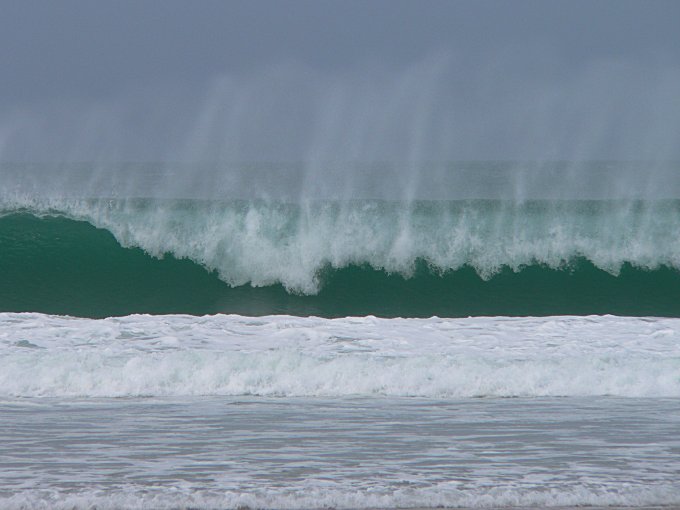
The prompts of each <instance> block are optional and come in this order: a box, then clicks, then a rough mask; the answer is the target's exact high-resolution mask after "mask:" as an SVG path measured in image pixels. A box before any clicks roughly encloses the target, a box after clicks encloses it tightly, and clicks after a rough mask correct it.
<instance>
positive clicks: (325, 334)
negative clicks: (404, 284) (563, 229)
mask: <svg viewBox="0 0 680 510" xmlns="http://www.w3.org/2000/svg"><path fill="white" fill-rule="evenodd" d="M679 337H680V319H673V318H667V319H666V318H656V317H616V316H554V317H470V318H460V319H447V318H437V317H432V318H429V319H408V318H394V319H383V318H377V317H372V316H368V317H346V318H339V319H324V318H317V317H295V316H262V317H248V316H240V315H214V316H202V317H196V316H189V315H165V316H153V315H130V316H123V317H112V318H107V319H88V318H77V317H68V316H54V315H45V314H39V313H2V314H0V444H2V448H0V506H2V507H3V508H9V509H25V508H57V509H80V508H83V509H84V508H94V507H96V508H102V509H116V508H139V509H141V508H145V509H146V508H154V509H180V508H225V509H226V508H244V507H249V508H290V509H315V508H329V507H332V508H419V507H439V506H444V507H467V508H489V507H494V508H498V507H536V506H539V507H571V506H583V505H585V506H612V505H614V506H637V507H643V506H645V507H646V506H658V505H664V506H669V505H670V506H672V505H678V504H680V488H679V486H678V484H677V480H678V474H680V463H679V462H678V459H679V458H680V456H679V455H678V452H679V451H680V442H679V441H678V438H677V426H678V423H680V407H679V406H678V401H679V400H678V397H680V342H679V341H678V340H679ZM46 459H49V460H46ZM84 473H87V474H86V476H84Z"/></svg>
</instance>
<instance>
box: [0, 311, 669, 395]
mask: <svg viewBox="0 0 680 510" xmlns="http://www.w3.org/2000/svg"><path fill="white" fill-rule="evenodd" d="M186 395H266V396H352V395H357V396H414V397H430V398H466V397H482V396H486V397H512V396H595V395H614V396H622V397H678V396H680V319H662V318H628V317H614V316H589V317H569V316H560V317H542V318H534V317H527V318H508V317H494V318H491V317H476V318H467V319H440V318H436V317H434V318H430V319H379V318H375V317H371V316H369V317H356V318H351V317H350V318H343V319H321V318H314V317H309V318H300V317H292V316H268V317H257V318H253V317H243V316H238V315H217V316H205V317H193V316H184V315H166V316H147V315H132V316H127V317H120V318H109V319H101V320H94V319H77V318H71V317H61V316H48V315H42V314H36V313H25V314H15V313H3V314H0V396H2V397H5V398H13V397H48V396H49V397H130V396H134V397H140V396H186Z"/></svg>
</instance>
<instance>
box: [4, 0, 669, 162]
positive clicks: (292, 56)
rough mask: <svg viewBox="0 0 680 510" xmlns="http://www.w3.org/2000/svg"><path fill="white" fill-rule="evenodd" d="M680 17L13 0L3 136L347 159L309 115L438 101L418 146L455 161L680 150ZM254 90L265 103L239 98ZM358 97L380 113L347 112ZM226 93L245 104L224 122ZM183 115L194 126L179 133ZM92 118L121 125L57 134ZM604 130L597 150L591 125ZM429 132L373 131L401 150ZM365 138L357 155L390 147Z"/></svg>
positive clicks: (129, 148) (612, 5) (631, 9)
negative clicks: (245, 121)
mask: <svg viewBox="0 0 680 510" xmlns="http://www.w3.org/2000/svg"><path fill="white" fill-rule="evenodd" d="M679 23H680V2H679V1H676V0H667V1H662V0H645V1H627V0H613V1H597V0H587V1H578V0H569V1H566V0H565V1H550V0H536V1H520V0H515V1H513V0H505V1H483V0H479V1H436V0H429V1H428V0H421V1H404V0H389V1H388V0H384V1H370V0H363V1H351V0H342V1H341V0H335V1H325V0H316V1H311V0H310V1H285V0H275V1H253V0H250V1H209V0H194V1H183V2H182V1H176V0H162V1H144V0H116V1H107V2H104V1H92V0H82V1H73V0H61V1H55V2H51V1H47V0H45V1H33V0H21V1H18V0H11V1H4V0H2V1H0V77H1V79H0V115H2V117H0V149H3V147H4V151H5V157H9V158H10V159H11V158H12V157H26V152H31V151H34V152H35V151H38V150H39V149H38V147H39V146H40V147H43V148H44V147H48V149H49V150H48V149H44V150H45V151H47V153H49V154H50V157H58V156H55V154H60V153H62V154H63V155H65V154H66V153H67V152H68V153H69V154H71V155H73V154H79V155H80V156H81V157H90V156H91V155H92V151H93V150H94V149H93V147H94V146H96V145H97V144H99V145H100V146H101V148H102V151H103V152H105V153H107V154H108V153H114V152H115V153H116V154H117V156H118V157H122V158H123V159H125V158H126V157H130V158H142V159H143V158H152V159H153V158H161V159H162V158H163V157H166V156H167V154H168V151H169V150H170V146H171V145H172V146H177V145H178V144H179V145H183V146H185V147H186V146H187V144H189V145H191V144H193V146H194V148H195V147H202V149H201V150H205V151H207V152H208V153H210V154H212V155H211V157H213V156H214V154H217V156H214V157H223V156H224V155H225V150H226V149H225V144H226V147H227V149H229V148H231V149H233V150H235V151H237V152H238V155H239V156H240V157H245V158H250V157H257V154H258V153H259V154H263V155H264V156H266V157H267V158H275V157H276V155H277V154H283V156H282V157H284V156H285V157H292V158H295V157H296V155H298V154H303V155H309V154H310V153H313V154H317V155H318V153H319V152H321V153H322V154H321V155H320V156H319V157H323V156H324V154H331V155H333V156H337V155H338V154H339V153H340V152H342V151H343V150H345V149H346V146H345V145H342V144H334V143H329V142H328V141H319V139H318V136H317V137H316V138H315V139H314V140H313V141H310V140H311V138H313V136H312V135H313V133H312V134H310V133H308V132H306V131H304V129H303V128H302V126H305V125H307V126H308V125H310V124H314V125H315V126H317V127H318V125H325V126H327V127H328V126H329V125H330V126H331V128H328V129H329V130H330V132H332V135H329V136H332V137H335V138H337V137H342V131H343V129H347V130H350V129H351V130H353V131H355V132H356V131H358V130H359V131H360V130H361V129H359V128H365V131H367V132H373V131H375V130H378V129H380V126H385V125H386V123H385V122H382V123H381V122H378V121H377V120H376V118H377V117H378V116H382V117H389V119H392V120H395V119H399V121H400V122H401V121H404V122H406V121H407V119H413V118H414V117H418V113H419V112H420V111H422V110H423V108H425V107H424V106H421V107H418V108H414V107H413V106H412V103H414V102H415V103H417V104H421V103H423V101H424V103H427V112H428V113H427V114H424V115H423V116H421V117H422V119H421V120H420V122H421V128H420V131H419V132H425V133H426V134H427V136H425V137H424V138H427V139H428V140H429V139H434V138H436V139H437V142H436V144H434V145H431V146H430V145H427V143H425V145H424V146H423V143H424V142H419V143H420V145H419V147H420V148H421V149H423V147H425V149H423V150H426V151H435V152H436V151H440V152H441V156H442V157H446V158H467V157H472V158H481V159H484V157H485V156H486V155H490V156H493V157H498V156H499V155H500V156H504V155H507V156H508V157H522V156H526V157H534V156H539V157H551V156H554V157H569V156H570V154H569V151H572V150H574V151H575V150H578V151H581V152H584V154H586V155H595V156H609V157H617V156H621V157H637V156H640V157H649V156H650V154H652V156H653V155H659V154H660V155H661V156H663V157H675V156H678V152H677V150H676V149H674V147H676V146H677V145H678V143H677V142H676V141H677V140H678V137H677V136H676V135H678V134H679V133H678V122H679V121H678V120H677V118H678V114H680V101H679V99H678V96H679V95H680V81H679V80H680V78H679V76H680V74H678V69H679V68H680V30H678V24H679ZM419 74H422V75H424V76H425V77H424V78H423V79H422V80H419V79H418V78H417V77H418V75H419ZM305 75H308V76H307V77H305ZM225 80H226V81H225ZM230 80H231V81H230ZM225 83H226V85H225ZM216 84H217V85H216ZM220 84H222V85H220ZM282 84H283V85H282ZM334 87H335V89H334V90H331V89H333V88H334ZM338 87H339V90H340V91H339V92H338ZM419 87H420V88H419ZM253 89H257V90H260V91H261V92H259V94H260V95H259V96H258V99H257V100H253V99H252V98H251V99H238V98H239V97H242V96H243V95H244V94H250V93H251V91H252V90H253ZM378 89H381V90H382V93H381V92H380V91H379V90H378ZM425 89H427V90H426V91H425V92H423V90H425ZM153 91H158V94H157V97H154V96H155V94H154V92H153ZM192 91H193V92H192ZM404 91H405V92H404ZM423 94H424V95H425V96H427V98H426V99H428V100H427V101H425V100H423V101H421V99H422V98H423V97H425V96H424V95H423ZM381 95H382V96H385V95H388V96H390V97H391V100H390V101H387V100H385V104H382V103H380V101H381V100H382V99H381ZM150 96H151V97H152V98H153V100H149V97H150ZM298 96H299V97H298ZM612 96H613V97H614V99H611V97H612ZM159 97H160V98H161V99H158V98H159ZM310 98H311V99H310ZM329 98H331V99H332V98H336V99H337V98H341V99H337V101H339V103H337V104H336V107H335V108H336V110H338V109H339V110H341V111H340V113H333V115H335V117H334V119H335V120H331V121H328V120H323V119H327V118H328V115H329V113H328V111H325V110H324V111H319V110H320V109H319V107H318V103H321V102H327V100H331V99H329ZM371 98H373V99H371ZM404 98H405V99H404ZM409 98H411V99H413V101H411V99H409ZM419 98H420V99H419ZM307 100H309V101H311V103H306V101H307ZM534 100H535V101H534ZM154 101H156V102H155V103H154ZM239 101H240V103H239ZM314 101H316V103H314ZM419 101H420V102H419ZM603 101H604V102H608V103H607V107H606V108H604V107H601V104H602V103H603ZM362 102H363V103H362ZM400 102H403V103H404V105H405V106H398V107H395V106H394V104H396V103H399V104H401V103H400ZM150 103H153V104H152V105H151V106H148V105H149V104H150ZM282 103H289V105H288V107H284V108H282V107H281V104H282ZM312 103H314V104H312ZM359 103H362V104H364V103H365V104H370V105H372V107H373V108H374V110H371V111H373V113H374V117H375V118H374V117H371V114H370V113H369V114H365V115H364V116H363V117H362V118H361V119H359V116H360V113H361V111H363V110H365V108H363V107H362V108H360V109H359V110H361V111H359V113H357V114H355V115H354V117H352V116H351V114H348V113H346V112H347V110H348V108H350V107H351V105H352V104H359ZM239 104H241V106H242V107H241V108H240V109H239ZM243 105H245V106H243ZM254 105H256V106H257V108H256V107H255V106H254ZM267 105H276V106H275V107H274V106H272V107H271V108H269V107H268V106H267ZM315 105H317V106H315ZM348 105H349V106H348ZM376 105H377V106H376ZM147 107H148V108H149V109H148V110H145V108H147ZM210 108H212V109H213V110H224V111H229V112H232V113H224V114H222V115H223V117H224V118H221V119H218V120H216V119H215V115H214V114H212V113H211V112H210V111H209V110H210ZM235 109H236V110H238V111H241V112H242V113H240V114H239V115H241V116H242V117H243V116H244V115H245V116H246V117H253V118H256V119H259V120H258V122H257V126H255V125H252V126H250V127H247V126H246V127H245V128H244V131H243V132H239V134H238V137H237V138H238V140H237V141H236V142H234V143H230V142H229V140H230V139H231V140H232V141H234V140H236V139H235V138H234V136H235V135H230V134H229V133H228V132H227V133H225V132H218V133H215V131H216V130H217V131H219V130H224V129H227V128H225V126H227V127H228V126H230V125H233V124H234V122H236V120H238V119H237V117H238V116H237V117H234V115H236V114H234V113H233V112H234V110H235ZM350 109H351V108H350ZM75 110H78V111H77V112H76V111H75ZM93 111H94V112H95V113H92V112H93ZM243 111H245V112H246V113H245V114H244V113H243ZM333 111H335V110H333ZM592 111H595V113H594V114H593V115H594V117H593V120H592V122H591V121H588V122H586V121H584V120H583V118H584V117H588V116H589V115H590V112H592ZM130 112H133V113H130ZM343 112H345V113H343ZM386 112H387V113H386ZM442 112H448V113H442ZM612 112H614V113H612ZM251 114H252V115H251ZM388 114H389V115H388ZM135 115H137V116H139V117H135ZM291 116H292V117H296V116H297V117H299V118H298V121H291V120H290V117H291ZM227 117H228V119H227V120H225V119H226V118H227ZM242 117H238V118H242ZM206 118H208V119H209V120H206ZM577 118H578V119H581V120H577ZM93 119H95V121H93ZM107 119H108V122H107ZM140 119H141V120H140ZM229 119H231V120H229ZM234 119H236V120H234ZM319 119H322V120H319ZM522 119H523V120H522ZM539 119H541V120H540V122H542V124H539ZM551 119H557V120H551ZM659 119H660V120H659ZM173 120H174V121H175V122H176V123H181V124H182V125H183V126H190V125H191V126H193V127H191V128H189V127H186V129H179V128H175V129H174V130H171V131H164V129H165V128H164V127H163V126H167V125H168V124H173V123H174V122H173ZM87 122H90V124H89V125H88V127H87V130H89V131H88V132H91V131H92V122H94V123H95V124H99V123H101V124H107V126H108V127H107V129H106V130H104V131H102V132H101V133H100V135H98V136H97V137H95V141H93V140H92V139H89V138H88V139H87V140H85V141H82V140H83V135H82V134H80V135H78V137H77V138H78V140H79V141H73V140H71V139H70V138H69V137H68V136H66V135H64V134H63V133H60V134H57V135H55V136H53V137H50V139H49V140H47V139H46V135H45V133H46V132H52V133H54V132H55V131H64V129H62V128H60V126H61V127H66V126H67V127H68V129H67V131H69V132H78V133H80V132H81V130H82V129H84V128H83V127H82V124H83V123H87ZM324 122H325V124H324ZM265 124H266V125H267V126H268V127H266V128H265V127H262V126H263V125H265ZM387 124H390V123H389V122H388V123H387ZM492 124H493V125H495V127H492ZM610 124H611V126H613V125H614V124H618V126H619V127H610ZM466 125H467V126H469V129H468V130H466V128H465V126H466ZM18 126H19V127H18ZM196 126H198V127H196ZM444 126H445V127H446V130H448V131H447V133H448V134H447V135H446V137H444V135H441V133H443V131H442V130H443V129H444ZM584 126H588V129H585V128H584ZM593 126H594V127H593ZM621 126H623V127H621ZM232 127H233V126H232ZM591 127H592V132H593V133H594V134H595V133H596V134H597V136H598V137H599V138H597V140H598V142H597V144H600V145H601V147H599V148H595V149H592V151H591V150H590V149H589V148H588V143H586V142H584V140H583V139H582V138H580V136H581V135H582V133H583V132H584V129H585V130H586V131H589V132H590V130H591V129H590V128H591ZM315 129H316V128H315ZM227 131H228V129H227ZM292 131H295V133H292V134H291V132H292ZM312 131H314V130H312ZM316 131H318V129H316ZM383 131H384V129H383ZM435 131H436V133H438V134H436V136H435ZM160 132H162V134H158V133H160ZM414 132H415V131H413V130H410V131H404V132H402V133H394V135H393V136H392V135H387V134H386V135H384V136H382V135H376V134H375V133H373V134H372V136H373V139H375V140H378V141H376V142H374V145H375V146H380V147H382V149H384V151H389V150H392V149H391V147H396V146H403V140H404V139H405V138H409V137H410V138H413V136H415V135H414V134H413V133H414ZM3 133H4V134H3ZM126 133H127V135H126ZM130 133H133V134H134V136H132V135H130ZM153 133H156V134H155V135H154V134H153ZM518 133H519V134H518ZM534 133H535V134H534ZM538 134H542V136H544V138H543V139H541V140H537V139H536V136H538ZM594 134H593V136H594ZM128 135H130V136H128ZM439 135H441V136H439ZM140 137H141V138H144V139H145V143H144V148H142V147H141V144H139V142H138V140H139V138H140ZM85 138H87V137H85ZM264 138H267V139H268V140H274V141H268V142H267V143H263V142H262V140H263V139H264ZM642 138H644V140H642V141H641V142H640V143H639V144H637V145H636V144H635V143H633V147H632V148H631V143H632V142H631V140H641V139H642ZM197 139H198V141H196V140H197ZM208 139H210V140H213V139H215V140H220V141H213V142H210V143H208V142H205V140H208ZM388 139H389V140H388ZM483 139H485V140H486V141H483ZM168 140H171V141H168ZM192 140H193V142H192ZM225 140H227V141H226V142H225ZM277 140H278V141H277ZM636 143H637V142H636ZM201 144H203V145H201ZM597 144H596V145H597ZM537 145H541V146H542V147H544V148H545V147H546V146H547V145H549V146H550V147H549V149H545V151H543V149H541V150H537V149H536V146H537ZM75 146H81V147H86V148H83V149H82V151H81V150H80V149H79V148H74V147H75ZM235 146H237V149H238V150H237V149H234V147H235ZM435 146H436V147H435ZM444 146H446V147H447V149H446V150H444V149H442V147H444ZM357 147H358V146H357V144H356V143H355V144H354V145H353V149H352V150H353V151H354V154H353V156H356V157H361V156H366V157H373V156H374V157H377V158H380V157H382V154H381V150H372V149H370V147H369V148H366V146H362V147H361V148H357ZM517 147H520V148H521V150H515V149H516V148H517ZM104 148H106V150H104ZM40 150H43V149H40ZM187 150H188V149H187ZM286 151H288V152H289V153H288V154H286ZM626 151H627V152H626ZM81 152H82V154H80V153H81ZM95 152H96V150H95ZM189 152H191V151H189ZM194 152H195V151H194ZM415 152H417V151H415ZM415 152H414V150H410V151H409V152H408V154H410V157H414V153H415ZM591 152H592V154H591ZM7 154H9V156H7ZM16 155H18V156H16ZM581 155H582V154H581ZM64 157H66V156H64ZM69 157H71V156H69ZM73 157H75V156H73ZM172 157H175V158H180V159H181V157H182V155H178V154H176V153H173V155H172ZM226 157H229V156H228V155H227V156H226Z"/></svg>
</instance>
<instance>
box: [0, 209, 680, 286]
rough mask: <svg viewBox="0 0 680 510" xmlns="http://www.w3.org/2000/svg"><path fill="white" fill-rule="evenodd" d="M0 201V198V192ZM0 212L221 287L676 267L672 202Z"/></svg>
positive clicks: (679, 247)
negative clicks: (77, 231) (96, 236)
mask: <svg viewBox="0 0 680 510" xmlns="http://www.w3.org/2000/svg"><path fill="white" fill-rule="evenodd" d="M0 198H1V197H0ZM0 211H4V212H3V213H2V214H4V215H6V214H9V213H11V212H13V211H24V212H30V213H31V214H35V215H38V216H41V215H63V216H66V217H68V218H71V219H74V220H81V221H87V222H89V223H91V224H92V225H94V226H96V227H98V228H103V229H106V230H108V231H109V232H111V233H112V234H113V236H114V237H115V238H116V240H117V241H118V242H119V243H120V245H121V246H124V247H137V248H142V249H143V250H144V251H145V252H147V253H148V254H150V255H152V256H155V257H163V256H164V255H166V254H172V255H173V256H175V257H177V258H181V259H183V258H186V259H190V260H193V261H194V262H196V263H198V264H199V265H202V266H204V267H206V268H207V269H209V270H211V271H215V272H216V273H217V274H218V275H219V277H220V278H221V279H222V280H223V281H224V282H226V283H228V284H229V285H231V286H239V285H244V284H247V283H249V284H251V285H253V286H255V287H261V286H269V285H274V284H282V285H283V286H284V287H285V288H286V289H288V290H289V291H291V292H296V293H302V294H316V293H318V292H319V291H320V289H321V288H322V284H323V281H322V279H320V278H319V273H320V272H322V271H323V270H324V268H327V267H330V268H333V269H340V268H345V267H348V266H352V265H358V266H360V265H367V266H369V267H371V268H373V269H378V270H384V271H386V272H388V273H396V274H400V275H403V276H406V277H409V276H412V275H413V273H414V270H415V269H416V263H417V261H418V260H423V261H425V262H426V263H427V264H428V265H429V266H430V267H431V268H433V269H434V270H436V271H440V272H446V271H455V270H458V269H460V268H462V267H465V266H469V267H472V268H474V270H475V271H476V272H477V273H478V274H479V275H480V276H481V277H482V278H483V279H489V278H491V277H493V276H494V275H495V274H498V272H499V271H501V270H502V269H503V268H510V269H512V270H513V271H518V270H520V269H521V268H523V267H526V266H532V265H544V266H546V267H549V268H553V269H555V268H564V267H565V266H568V265H569V264H570V263H571V262H572V261H573V260H574V259H578V258H584V259H586V260H588V261H590V262H591V263H592V264H593V265H594V266H595V267H597V268H598V269H601V270H603V271H606V272H608V273H611V274H614V275H616V274H618V273H619V272H620V271H621V269H622V267H623V266H624V265H625V264H630V265H632V266H634V267H638V268H643V269H650V270H654V269H658V268H660V267H671V268H675V269H679V268H680V255H679V254H680V240H679V239H680V214H679V213H680V201H678V200H651V201H642V200H532V201H519V202H518V201H504V200H453V201H425V200H421V201H412V202H408V201H386V200H347V201H331V200H325V201H323V200H321V201H308V202H302V203H286V202H280V201H264V200H229V201H206V200H159V199H125V200H112V199H106V200H104V199H91V200H82V199H46V198H36V197H13V198H11V199H8V198H3V199H2V200H0Z"/></svg>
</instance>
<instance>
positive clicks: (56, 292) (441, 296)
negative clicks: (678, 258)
mask: <svg viewBox="0 0 680 510" xmlns="http://www.w3.org/2000/svg"><path fill="white" fill-rule="evenodd" d="M166 232H169V230H166ZM119 234H120V233H119ZM672 234H673V233H672V231H671V232H669V233H668V234H666V235H667V236H668V238H669V239H670V240H671V241H673V242H674V241H675V239H674V238H673V235H672ZM603 235H609V234H607V233H606V232H605V233H603ZM118 237H119V238H120V235H119V236H118ZM220 241H221V242H226V241H228V239H221V240H220ZM348 242H349V241H348ZM492 249H493V247H490V250H492ZM660 249H661V250H663V249H664V248H663V246H662V247H661V248H660ZM665 249H668V248H665ZM612 250H613V252H614V253H615V252H616V246H614V247H613V248H612ZM168 251H169V250H168ZM576 253H577V252H576ZM154 255H156V256H152V255H150V254H149V253H147V251H145V250H143V249H142V248H139V247H124V246H122V245H121V243H120V242H119V240H117V239H116V237H114V235H113V234H112V233H111V232H109V231H107V230H105V229H102V228H96V227H95V226H93V225H92V224H90V223H88V222H86V221H81V220H75V219H70V218H67V217H63V216H50V215H47V216H45V215H43V216H36V215H34V214H29V213H26V212H24V213H11V214H5V215H4V216H2V217H0V310H1V311H36V312H43V313H50V314H62V315H75V316H84V317H106V316H115V315H127V314H131V313H151V314H169V313H188V314H198V315H202V314H212V313H220V312H221V313H237V314H242V315H270V314H290V315H298V316H306V315H317V316H322V317H340V316H348V315H362V316H363V315H369V314H370V315H377V316H383V317H397V316H408V317H430V316H433V315H437V316H444V317H461V316H469V315H562V314H569V315H586V314H616V315H631V316H645V315H655V316H676V317H677V316H680V272H678V271H677V270H676V269H675V267H674V266H672V265H670V264H669V263H668V262H667V263H666V264H664V263H654V264H650V265H649V267H644V266H643V267H640V266H639V265H636V264H635V263H633V262H627V261H626V262H622V263H621V264H620V265H619V266H618V267H617V268H616V270H615V271H611V270H605V269H603V268H602V267H600V266H598V265H597V264H596V263H595V262H593V261H592V260H590V259H589V258H586V257H584V256H573V257H571V258H569V259H567V260H566V261H565V260H562V259H560V258H559V257H558V258H557V259H556V260H557V261H558V263H556V264H554V265H553V266H550V265H549V264H547V263H544V262H540V261H536V262H535V263H533V264H528V265H519V266H515V265H514V264H502V263H499V264H498V267H497V268H496V269H495V271H494V272H493V273H492V274H490V275H487V274H481V275H480V271H479V268H478V267H474V266H473V265H472V264H470V263H465V262H464V263H462V264H461V265H460V266H459V267H455V268H453V269H442V268H441V267H438V266H437V265H436V264H434V263H433V262H432V260H429V259H426V258H424V257H415V259H414V261H413V263H412V264H410V265H409V266H408V270H405V271H402V272H399V271H390V270H387V269H385V268H380V266H379V265H378V267H377V268H376V267H375V266H374V265H373V264H372V263H371V262H370V261H366V262H363V263H360V262H352V261H350V262H349V263H347V264H345V265H342V266H341V267H336V264H334V263H333V262H332V261H328V260H327V261H326V262H325V263H324V264H323V265H321V266H320V267H317V268H316V269H315V271H314V274H313V279H314V282H315V284H316V285H317V286H318V291H317V292H316V294H304V293H302V292H300V291H296V290H295V289H294V288H293V289H291V288H287V287H286V286H285V285H284V283H283V282H281V281H279V282H278V283H273V284H261V285H262V286H252V285H250V284H243V285H234V284H233V283H232V284H230V283H228V282H225V281H224V278H223V275H222V274H221V273H220V272H219V271H218V270H217V269H211V268H210V266H208V265H207V264H205V262H204V261H200V260H199V262H194V261H192V260H189V259H188V258H180V257H178V256H175V255H172V254H170V253H158V252H156V253H154ZM201 262H202V263H201ZM501 262H502V261H501ZM662 262H663V259H662ZM275 263H276V259H272V264H275ZM279 263H280V261H279ZM274 269H281V270H283V269H289V268H274ZM292 269H293V270H295V268H292ZM227 270H228V268H227ZM298 270H299V268H298Z"/></svg>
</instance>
